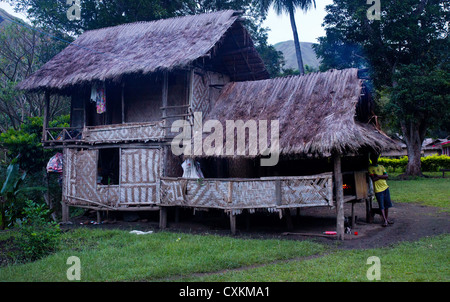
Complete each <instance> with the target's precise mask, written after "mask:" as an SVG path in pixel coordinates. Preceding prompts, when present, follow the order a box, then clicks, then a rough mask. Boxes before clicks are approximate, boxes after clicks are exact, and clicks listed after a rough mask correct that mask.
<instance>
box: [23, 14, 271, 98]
mask: <svg viewBox="0 0 450 302" xmlns="http://www.w3.org/2000/svg"><path fill="white" fill-rule="evenodd" d="M240 21H241V20H240V13H239V12H236V11H232V10H225V11H219V12H213V13H209V14H201V15H195V16H184V17H178V18H170V19H163V20H158V21H152V22H137V23H131V24H124V25H119V26H115V27H108V28H102V29H98V30H92V31H87V32H85V33H83V34H82V35H81V36H80V37H79V38H78V39H77V40H76V41H75V42H74V43H72V44H71V45H69V46H68V47H67V48H66V49H64V50H63V51H62V52H61V53H59V54H58V55H57V56H55V57H54V58H53V59H52V60H50V61H49V62H48V63H47V64H45V65H44V66H43V67H42V68H41V69H40V70H39V71H37V72H36V73H34V74H33V75H32V76H31V77H29V78H27V79H26V80H25V81H23V82H21V83H20V84H19V86H18V88H19V89H23V90H42V89H46V90H49V89H53V90H62V89H65V88H68V87H70V86H74V85H79V84H83V83H90V82H93V81H105V80H114V79H116V80H120V77H121V76H123V75H127V74H141V75H146V74H150V73H153V72H156V71H171V70H174V69H176V68H183V67H188V66H191V65H192V64H193V63H194V62H195V61H196V60H202V63H206V64H209V65H210V66H211V67H212V69H214V70H216V71H222V72H223V73H225V74H228V75H229V76H230V77H231V80H233V81H239V80H247V79H249V78H250V79H254V80H258V79H265V78H268V76H269V75H268V72H267V70H266V68H265V66H264V63H263V61H262V60H261V58H260V57H259V55H258V53H257V51H256V50H255V48H254V47H253V42H252V40H251V38H250V35H249V34H248V32H247V30H246V29H245V28H244V27H243V25H242V23H241V22H240ZM242 55H244V57H245V60H242V59H241V58H242ZM249 75H251V76H249Z"/></svg>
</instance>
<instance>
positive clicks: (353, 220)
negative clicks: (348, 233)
mask: <svg viewBox="0 0 450 302" xmlns="http://www.w3.org/2000/svg"><path fill="white" fill-rule="evenodd" d="M354 227H355V202H352V228H354Z"/></svg>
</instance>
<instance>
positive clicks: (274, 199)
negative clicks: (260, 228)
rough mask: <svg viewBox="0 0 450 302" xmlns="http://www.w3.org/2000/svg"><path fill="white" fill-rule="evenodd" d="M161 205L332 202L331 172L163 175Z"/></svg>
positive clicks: (234, 206)
mask: <svg viewBox="0 0 450 302" xmlns="http://www.w3.org/2000/svg"><path fill="white" fill-rule="evenodd" d="M161 192H162V195H161V205H163V206H187V207H206V208H218V209H228V210H233V209H257V208H266V209H281V208H298V207H314V206H333V205H334V204H333V182H332V174H331V173H326V174H320V175H313V176H299V177H267V178H261V179H233V178H230V179H202V180H195V179H183V178H169V177H163V178H161Z"/></svg>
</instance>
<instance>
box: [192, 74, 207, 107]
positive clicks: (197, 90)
mask: <svg viewBox="0 0 450 302" xmlns="http://www.w3.org/2000/svg"><path fill="white" fill-rule="evenodd" d="M210 83H211V80H210V76H209V73H208V72H205V73H202V74H199V73H194V80H193V92H192V103H191V107H192V110H193V112H203V114H207V113H208V112H209V109H210V103H209V85H210Z"/></svg>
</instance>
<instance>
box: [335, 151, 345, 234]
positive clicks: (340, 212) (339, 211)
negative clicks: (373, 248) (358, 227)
mask: <svg viewBox="0 0 450 302" xmlns="http://www.w3.org/2000/svg"><path fill="white" fill-rule="evenodd" d="M333 166H334V185H335V188H336V221H337V223H336V233H337V238H338V240H344V231H345V228H344V220H345V218H344V189H343V188H342V184H343V180H342V171H341V156H340V155H339V154H334V155H333Z"/></svg>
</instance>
